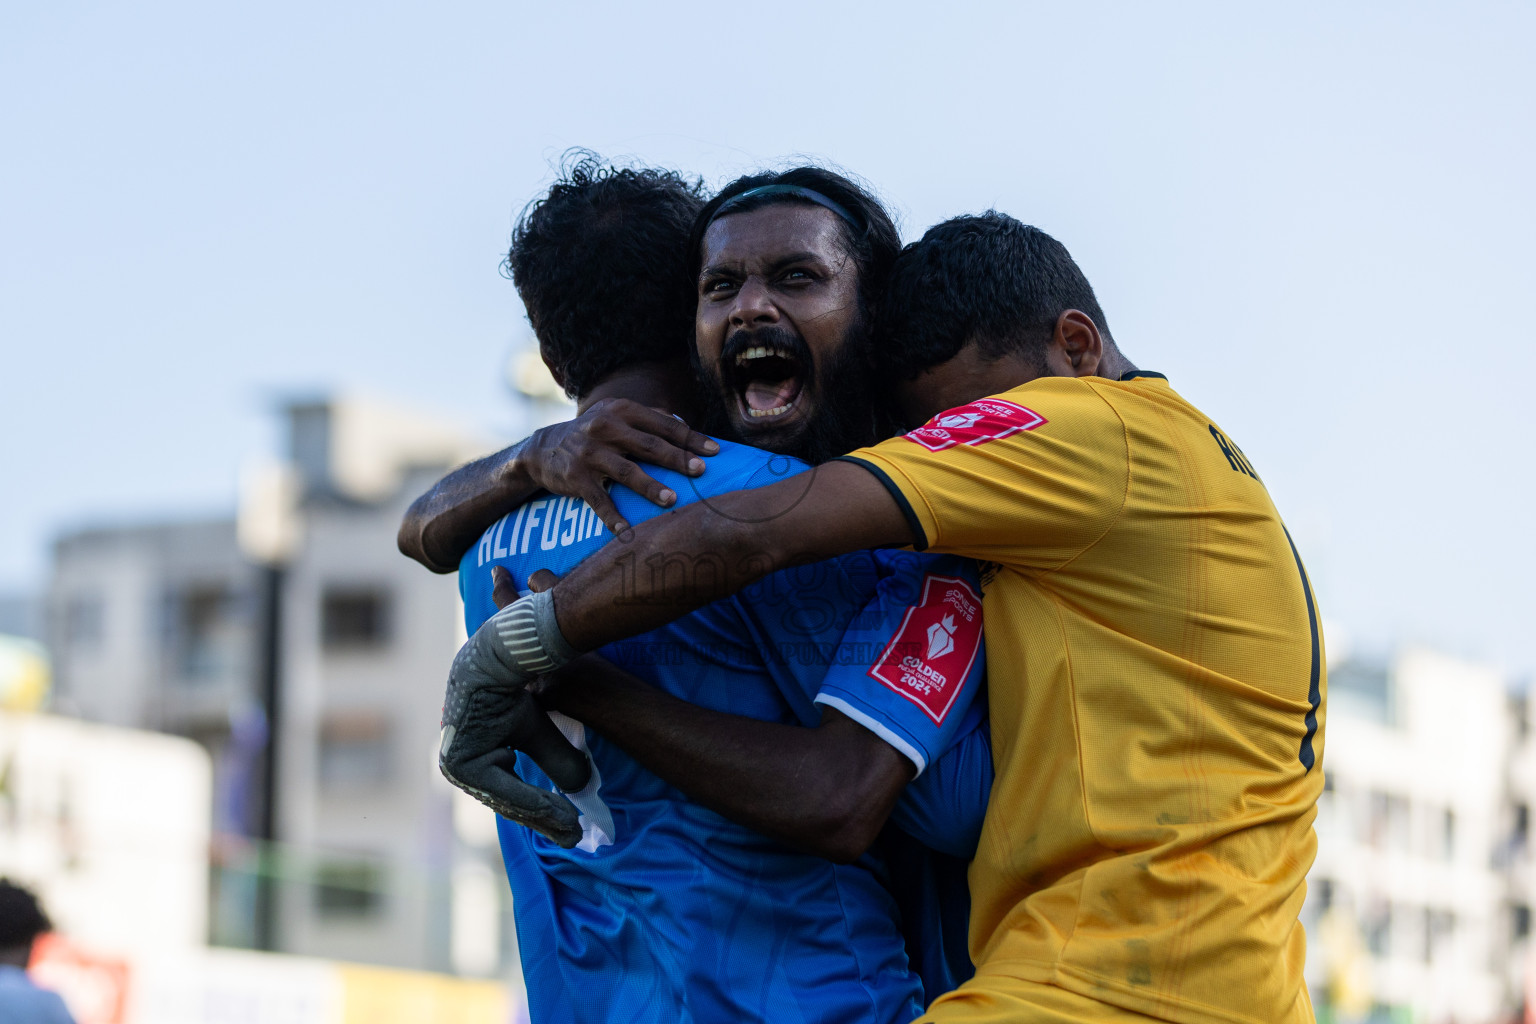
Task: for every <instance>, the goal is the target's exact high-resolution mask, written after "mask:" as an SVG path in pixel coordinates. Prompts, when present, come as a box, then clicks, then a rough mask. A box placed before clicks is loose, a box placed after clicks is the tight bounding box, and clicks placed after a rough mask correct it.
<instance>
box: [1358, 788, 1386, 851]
mask: <svg viewBox="0 0 1536 1024" xmlns="http://www.w3.org/2000/svg"><path fill="white" fill-rule="evenodd" d="M1368 801H1369V804H1370V809H1369V812H1368V813H1367V815H1366V820H1365V834H1364V836H1362V837H1361V838H1362V839H1363V840H1364V841H1365V842H1366V843H1369V844H1370V845H1371V846H1373V847H1375V848H1376V849H1378V850H1379V849H1381V847H1382V846H1383V845H1384V844H1385V842H1386V838H1387V818H1388V806H1389V804H1390V802H1391V798H1390V797H1388V796H1387V794H1386V793H1383V792H1382V791H1381V790H1379V789H1373V790H1371V793H1370V796H1369V797H1368Z"/></svg>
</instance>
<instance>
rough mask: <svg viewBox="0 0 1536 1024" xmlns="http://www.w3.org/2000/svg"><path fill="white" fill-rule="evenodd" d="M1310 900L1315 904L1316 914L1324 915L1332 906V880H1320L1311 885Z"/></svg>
mask: <svg viewBox="0 0 1536 1024" xmlns="http://www.w3.org/2000/svg"><path fill="white" fill-rule="evenodd" d="M1312 898H1313V901H1314V902H1315V903H1316V904H1317V912H1318V913H1319V914H1326V913H1327V912H1328V909H1329V908H1330V907H1332V906H1333V879H1331V878H1321V879H1318V880H1317V881H1316V882H1315V883H1313V885H1312Z"/></svg>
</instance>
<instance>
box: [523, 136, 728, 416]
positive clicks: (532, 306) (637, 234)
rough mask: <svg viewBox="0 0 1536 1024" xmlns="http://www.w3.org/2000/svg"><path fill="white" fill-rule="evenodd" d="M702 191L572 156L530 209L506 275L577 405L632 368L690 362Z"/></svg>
mask: <svg viewBox="0 0 1536 1024" xmlns="http://www.w3.org/2000/svg"><path fill="white" fill-rule="evenodd" d="M702 191H703V183H702V182H701V181H697V180H695V181H689V180H687V179H686V178H684V177H683V176H682V175H680V174H678V173H677V172H676V171H667V170H660V169H657V168H653V167H615V166H612V165H607V164H605V163H604V162H603V160H602V159H601V158H600V157H598V156H597V155H596V154H594V153H590V152H587V151H585V150H573V151H571V152H569V153H567V154H566V155H565V156H564V157H563V158H562V160H561V168H560V180H558V181H556V182H555V183H554V185H552V186H550V189H549V193H548V194H547V195H545V196H544V197H543V198H542V199H538V200H535V201H534V202H532V203H530V204H529V205H528V206H527V207H526V208H525V209H524V210H523V213H522V216H520V217H519V218H518V222H517V226H516V227H515V228H514V229H513V231H512V247H511V251H509V252H508V253H507V259H506V268H507V270H508V272H509V273H510V276H511V278H512V283H513V284H514V285H516V286H517V294H518V295H519V296H520V297H521V298H522V300H523V306H524V308H526V309H527V310H528V322H529V323H530V324H531V325H532V326H533V333H534V335H535V336H536V337H537V338H538V339H539V351H540V352H541V353H542V354H543V355H544V358H545V359H546V360H548V361H549V362H550V363H551V364H553V365H554V366H556V367H558V368H559V372H560V376H561V378H562V380H563V383H564V385H565V390H566V393H567V394H569V395H570V396H571V397H572V398H580V397H581V396H582V395H584V394H586V393H587V392H588V391H590V390H591V389H592V388H593V387H595V386H596V385H597V384H599V383H600V382H601V381H602V380H603V379H604V378H605V377H607V376H608V375H609V374H611V373H613V372H614V371H615V370H618V369H621V368H623V367H625V366H629V365H632V364H634V363H638V362H652V361H657V360H664V359H686V358H688V353H689V351H690V350H691V348H692V339H693V318H694V307H695V305H696V303H697V299H696V297H695V292H694V285H693V275H692V274H690V273H689V271H688V261H687V256H686V253H687V247H688V233H689V231H690V229H691V228H692V226H693V221H694V217H695V216H696V215H697V214H698V212H699V208H700V207H701V206H702V205H703V203H704V200H703V196H702Z"/></svg>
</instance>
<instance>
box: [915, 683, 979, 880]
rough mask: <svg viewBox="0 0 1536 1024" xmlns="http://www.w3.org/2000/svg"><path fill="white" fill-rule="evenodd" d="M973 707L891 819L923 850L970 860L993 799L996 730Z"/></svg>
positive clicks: (973, 706)
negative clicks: (955, 733) (952, 738)
mask: <svg viewBox="0 0 1536 1024" xmlns="http://www.w3.org/2000/svg"><path fill="white" fill-rule="evenodd" d="M985 706H986V700H985V698H984V697H983V699H982V700H980V701H978V702H977V703H976V704H973V705H972V707H971V713H969V714H967V715H966V722H967V725H966V727H965V728H964V729H963V730H962V732H961V733H960V735H959V736H958V737H956V739H955V742H954V744H953V745H951V746H950V748H949V749H948V750H946V751H945V752H944V755H943V756H942V757H940V758H938V759H937V760H936V761H934V762H933V763H932V764H930V765H929V766H928V770H927V771H925V772H923V774H922V775H920V776H918V777H917V778H916V779H913V780H912V782H910V783H909V784H908V785H907V788H906V789H904V790H902V793H901V799H899V800H897V801H896V806H895V807H894V808H893V809H892V810H891V820H892V821H894V822H895V823H896V824H897V826H899V827H900V828H901V830H902V831H903V832H905V833H907V834H908V835H909V836H911V837H912V838H914V839H916V840H918V841H919V842H921V843H922V844H923V845H924V846H928V847H931V848H932V849H935V850H938V851H939V852H940V853H946V854H949V855H950V856H952V857H959V858H961V859H962V860H967V861H968V860H970V859H971V858H972V857H974V856H976V844H977V843H979V842H980V841H981V822H982V819H983V818H985V817H986V816H987V800H988V799H989V798H990V797H991V795H992V730H991V728H990V727H989V725H988V723H987V719H986V716H985V715H984V714H983V709H984V708H985Z"/></svg>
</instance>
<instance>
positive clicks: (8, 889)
mask: <svg viewBox="0 0 1536 1024" xmlns="http://www.w3.org/2000/svg"><path fill="white" fill-rule="evenodd" d="M51 931H53V925H52V923H50V922H49V920H48V915H47V914H45V913H43V908H42V907H40V906H38V904H37V897H36V896H33V895H32V894H31V893H30V892H28V891H27V890H26V889H23V888H22V887H21V886H19V885H16V884H14V883H13V882H12V881H11V880H10V879H9V878H0V949H17V948H20V947H22V946H30V945H32V940H34V939H36V938H37V937H38V936H39V935H42V934H43V933H44V932H51Z"/></svg>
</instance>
